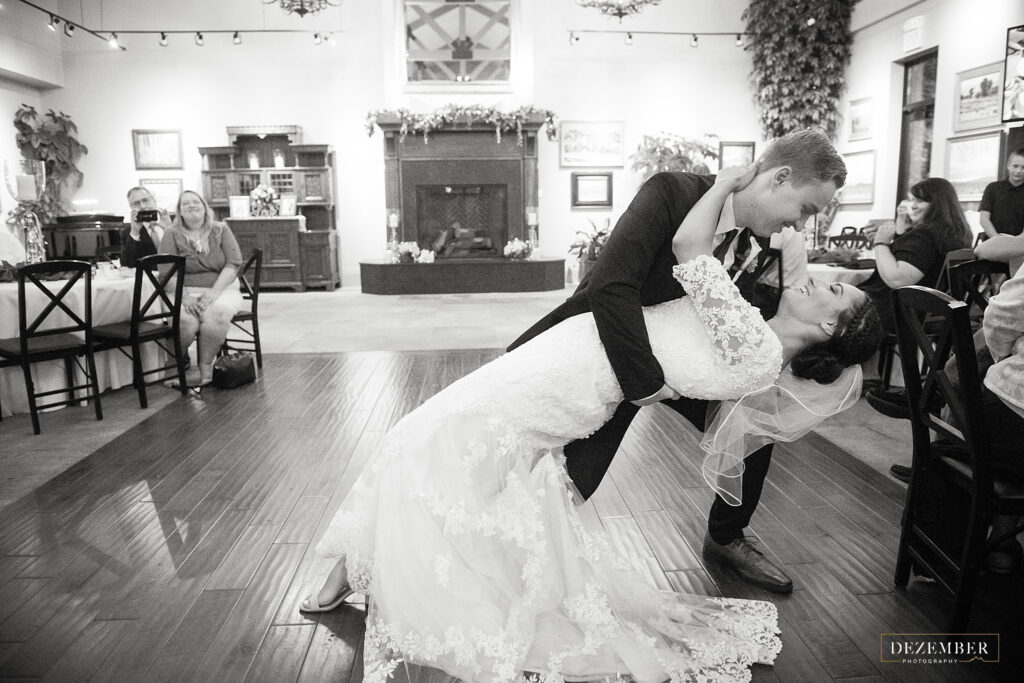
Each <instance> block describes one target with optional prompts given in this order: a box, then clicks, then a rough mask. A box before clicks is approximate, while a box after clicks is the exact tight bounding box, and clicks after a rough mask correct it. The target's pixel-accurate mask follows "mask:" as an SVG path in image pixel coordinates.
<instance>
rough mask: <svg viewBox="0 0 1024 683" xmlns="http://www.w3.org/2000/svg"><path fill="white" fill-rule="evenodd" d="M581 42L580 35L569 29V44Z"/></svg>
mask: <svg viewBox="0 0 1024 683" xmlns="http://www.w3.org/2000/svg"><path fill="white" fill-rule="evenodd" d="M579 42H580V37H579V36H578V35H576V33H575V32H573V31H569V45H576V44H578V43H579Z"/></svg>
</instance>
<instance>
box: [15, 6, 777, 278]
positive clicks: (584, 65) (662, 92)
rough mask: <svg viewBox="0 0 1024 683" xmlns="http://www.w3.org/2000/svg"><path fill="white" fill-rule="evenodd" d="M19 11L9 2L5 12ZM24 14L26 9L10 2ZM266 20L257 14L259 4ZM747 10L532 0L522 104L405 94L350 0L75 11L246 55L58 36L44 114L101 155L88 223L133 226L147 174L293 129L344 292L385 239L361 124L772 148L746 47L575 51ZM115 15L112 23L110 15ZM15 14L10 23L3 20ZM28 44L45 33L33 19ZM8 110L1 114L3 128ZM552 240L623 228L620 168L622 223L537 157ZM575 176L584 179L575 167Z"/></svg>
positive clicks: (548, 158) (373, 158) (644, 39)
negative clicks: (337, 253) (496, 121)
mask: <svg viewBox="0 0 1024 683" xmlns="http://www.w3.org/2000/svg"><path fill="white" fill-rule="evenodd" d="M10 4H12V3H7V5H10ZM13 4H18V3H13ZM254 5H255V7H254ZM745 5H746V3H745V1H744V0H690V1H689V2H687V3H680V2H664V3H662V4H661V5H659V6H656V7H651V8H648V9H646V10H645V11H644V12H643V13H642V14H641V15H639V16H636V17H632V18H627V19H625V20H624V21H623V22H622V24H621V25H620V24H619V23H618V22H617V21H616V20H614V19H609V18H606V17H604V16H602V15H601V14H599V13H598V12H596V11H595V10H592V9H586V8H582V7H579V6H578V5H577V4H576V3H575V1H574V0H522V3H521V8H520V9H521V12H520V15H519V16H520V28H521V33H520V34H519V35H518V37H517V40H518V41H519V42H518V43H516V45H517V46H519V47H521V48H522V52H520V53H519V54H518V57H519V58H520V59H518V60H517V61H516V62H515V64H514V68H515V69H517V73H516V77H515V81H514V87H513V90H512V92H508V93H504V94H484V93H474V92H468V93H452V92H448V93H441V94H437V95H422V94H417V95H409V94H403V93H402V91H401V88H400V87H399V79H398V74H397V71H398V69H400V68H401V67H400V60H401V52H402V50H401V47H400V46H398V45H396V29H395V23H394V17H395V15H396V11H395V5H394V4H393V2H392V1H391V0H345V2H343V3H342V5H341V7H340V8H337V9H332V10H327V11H325V12H323V13H321V14H319V15H316V16H309V17H306V19H305V20H298V19H297V18H294V17H287V16H286V15H284V14H283V13H282V12H281V11H280V10H279V9H278V8H276V7H272V6H262V5H260V4H258V3H254V2H253V0H222V1H221V2H217V3H209V2H201V1H200V0H182V1H181V2H175V3H168V2H163V1H160V0H145V1H141V0H105V2H104V3H102V5H99V4H97V3H95V2H87V3H85V5H84V10H85V14H84V16H82V15H80V14H79V7H80V5H79V2H78V1H77V0H74V1H71V0H62V2H61V3H60V8H61V9H62V11H64V13H65V14H66V15H67V16H68V17H69V18H72V19H74V20H76V21H77V20H81V21H82V22H83V23H85V24H86V25H89V26H90V27H94V28H106V29H121V30H124V29H130V28H138V29H153V30H172V29H182V30H185V29H197V28H200V29H206V30H210V29H213V28H222V29H225V30H236V29H242V30H243V36H242V37H243V43H242V45H239V46H233V45H232V44H231V40H230V38H231V37H230V35H224V34H220V35H211V34H207V35H206V46H205V47H203V48H198V47H196V46H194V45H193V44H192V37H191V36H186V35H171V36H170V40H171V45H170V46H169V47H167V48H160V47H159V46H157V44H156V42H157V37H156V36H133V35H128V34H125V33H122V34H121V35H120V37H121V42H122V43H123V44H125V45H126V46H127V47H128V51H127V52H120V51H115V50H111V49H109V48H107V47H106V46H105V45H104V44H103V43H102V42H101V41H99V40H98V39H96V38H90V37H87V36H82V35H81V33H80V32H79V33H77V34H76V35H75V37H74V38H72V39H67V38H61V39H60V40H61V45H62V48H63V64H62V66H63V80H64V87H63V88H60V89H55V90H47V91H45V92H43V93H42V104H43V106H45V107H56V108H60V109H63V110H64V111H66V112H67V113H68V114H70V115H71V116H72V118H73V119H74V120H75V122H76V123H77V124H78V126H79V130H80V132H81V140H82V141H83V143H84V144H85V145H86V146H88V147H89V154H88V155H87V156H86V157H84V158H83V160H82V162H81V164H80V165H81V167H82V170H83V171H84V173H85V183H84V185H83V187H82V188H81V190H80V191H79V193H78V195H77V197H76V199H78V200H80V201H83V202H84V203H82V204H80V206H81V207H82V208H83V209H85V210H100V209H110V210H114V211H124V210H125V208H126V207H125V206H124V192H125V191H126V190H127V188H129V187H131V186H132V185H135V184H136V182H137V181H138V179H139V178H140V177H153V178H163V177H181V178H183V180H184V185H185V187H192V188H197V187H199V185H200V171H201V160H200V157H199V154H198V152H197V151H196V148H197V147H200V146H209V145H223V144H226V143H227V136H226V132H225V126H228V125H247V124H297V125H299V126H301V127H302V128H303V132H304V140H305V141H306V142H314V143H328V144H331V145H333V146H334V148H335V150H336V155H337V166H338V169H337V170H338V173H337V175H338V188H337V190H338V191H337V197H338V228H339V231H340V234H339V236H340V238H341V266H342V279H343V284H344V285H345V286H353V285H356V284H358V269H359V266H358V264H359V261H360V260H365V259H373V258H379V257H380V256H381V255H382V250H383V245H384V242H385V239H386V235H385V229H384V189H383V185H384V167H383V150H382V146H383V137H382V136H381V135H380V134H379V132H378V133H377V134H375V135H374V136H373V137H369V138H368V137H367V135H366V131H365V128H364V120H365V116H366V113H367V112H368V111H370V110H373V109H381V108H388V109H392V108H396V107H405V108H408V109H410V110H412V111H415V112H429V111H432V110H433V109H434V108H436V107H439V106H441V105H444V104H447V103H450V102H455V103H463V104H465V103H472V102H479V103H481V104H484V105H494V106H499V107H500V108H502V109H506V110H510V109H515V108H518V107H520V106H523V105H533V106H536V107H539V108H544V109H551V110H553V111H554V112H555V113H556V114H557V115H558V117H559V118H560V119H563V120H594V121H624V122H625V124H626V126H625V134H626V155H627V157H628V154H629V153H631V152H632V151H633V150H635V148H636V145H637V144H638V143H639V140H640V138H641V137H642V135H643V134H645V133H657V132H659V131H661V130H666V131H670V132H674V133H679V134H682V135H686V136H689V137H700V136H702V135H703V134H705V133H715V134H718V135H719V136H720V137H721V138H722V139H725V140H755V141H757V142H758V151H759V152H760V149H761V147H762V145H761V140H760V136H759V126H758V123H757V116H756V110H755V108H754V104H753V100H752V97H751V95H750V91H749V85H748V73H749V70H750V65H749V55H748V54H747V53H746V52H744V51H743V50H741V49H739V48H736V47H735V46H734V44H733V43H734V40H735V37H734V36H732V35H729V36H719V37H710V36H708V37H705V38H703V39H702V43H701V46H700V47H699V48H697V49H693V48H690V47H689V45H688V36H641V35H637V36H635V40H634V44H633V45H632V46H627V45H625V44H624V41H623V39H622V36H612V35H598V34H585V35H584V38H583V40H582V41H581V42H580V43H579V44H578V45H576V46H575V47H570V45H569V41H568V31H569V30H570V29H575V30H580V29H612V30H619V29H621V30H636V31H640V30H653V31H664V30H676V31H684V32H685V31H726V32H736V31H740V30H742V21H741V19H740V14H741V12H742V10H743V8H744V7H745ZM100 7H102V10H103V14H102V16H101V15H100V13H99V9H100ZM4 11H6V10H4ZM36 15H37V16H35V17H32V20H31V22H30V26H28V27H23V28H28V29H31V30H30V31H29V32H36V33H41V32H46V33H49V31H47V30H46V29H45V16H44V15H42V14H39V13H36ZM246 28H250V29H251V28H298V29H304V30H309V31H335V32H336V35H337V37H338V44H337V46H336V47H334V48H329V47H324V46H314V45H313V44H312V41H311V40H310V38H309V36H306V35H294V36H289V35H280V34H278V35H274V34H264V35H257V34H245V33H244V29H246ZM9 113H13V111H12V110H11V109H10V108H9V107H8V106H7V105H5V104H4V102H3V100H2V99H0V117H2V118H4V119H9V118H10V116H9V115H8V114H9ZM133 128H174V129H181V130H182V131H183V138H184V145H185V168H184V170H183V171H136V170H135V169H134V163H133V156H132V145H131V130H132V129H133ZM539 155H540V159H539V162H540V191H541V198H540V206H539V213H540V224H541V225H540V234H541V249H542V252H543V253H545V254H547V255H552V256H564V255H565V252H566V249H567V247H568V245H569V243H571V242H572V241H573V239H574V236H575V231H576V230H578V229H582V228H584V227H586V226H587V225H588V224H587V221H586V218H587V217H592V218H594V219H595V220H596V221H602V220H603V219H604V217H606V216H607V217H610V218H612V220H614V219H615V218H616V217H617V216H618V214H619V213H621V211H622V210H623V209H625V207H626V205H627V204H628V202H629V200H630V199H631V198H632V196H633V194H634V193H635V191H636V189H637V186H638V176H637V174H635V173H633V172H632V171H631V170H629V161H628V158H627V159H626V160H625V166H624V167H622V168H615V169H612V170H613V171H614V201H615V205H614V207H613V209H612V211H609V212H598V213H595V212H573V211H571V210H570V207H569V196H570V190H569V184H570V173H571V171H572V170H573V169H561V168H559V165H558V145H557V142H549V141H548V140H547V138H546V137H543V136H542V138H541V141H540V143H539ZM576 170H579V169H576Z"/></svg>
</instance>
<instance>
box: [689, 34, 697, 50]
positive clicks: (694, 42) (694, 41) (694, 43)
mask: <svg viewBox="0 0 1024 683" xmlns="http://www.w3.org/2000/svg"><path fill="white" fill-rule="evenodd" d="M690 47H697V34H696V33H694V34H693V37H692V38H690Z"/></svg>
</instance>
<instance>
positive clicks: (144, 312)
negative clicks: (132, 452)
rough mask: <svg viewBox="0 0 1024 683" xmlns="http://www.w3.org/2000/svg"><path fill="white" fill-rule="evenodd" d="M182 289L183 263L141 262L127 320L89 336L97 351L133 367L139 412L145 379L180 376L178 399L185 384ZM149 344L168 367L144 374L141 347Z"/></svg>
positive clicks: (173, 259)
mask: <svg viewBox="0 0 1024 683" xmlns="http://www.w3.org/2000/svg"><path fill="white" fill-rule="evenodd" d="M184 283H185V257H184V256H174V255H172V254H154V255H151V256H145V257H143V258H140V259H139V261H138V263H137V264H136V266H135V289H134V290H133V292H132V314H131V318H130V319H129V320H123V321H121V322H116V323H110V324H108V325H97V326H96V328H95V329H94V330H93V337H94V338H95V340H96V348H97V349H103V350H106V349H117V350H118V351H120V352H121V353H123V354H124V355H125V356H127V357H128V358H129V359H130V360H131V361H132V384H133V385H134V386H135V389H136V391H138V392H139V406H140V407H142V408H146V407H148V405H149V402H148V400H147V398H146V377H147V376H148V375H153V374H157V373H160V375H161V376H160V377H159V378H158V379H163V378H164V377H165V376H166V375H167V373H168V372H169V371H174V372H175V373H176V374H177V375H178V386H179V387H180V388H181V393H182V394H183V395H184V394H187V393H188V385H187V384H186V383H185V354H184V352H183V350H182V348H181V334H180V327H181V294H182V291H183V290H184ZM149 342H153V343H154V344H156V345H157V346H158V347H159V348H160V349H162V350H163V351H164V353H166V354H167V356H168V359H169V361H168V362H167V363H165V364H163V365H161V366H159V367H156V368H151V369H149V370H145V369H144V367H143V358H142V345H143V344H146V343H149Z"/></svg>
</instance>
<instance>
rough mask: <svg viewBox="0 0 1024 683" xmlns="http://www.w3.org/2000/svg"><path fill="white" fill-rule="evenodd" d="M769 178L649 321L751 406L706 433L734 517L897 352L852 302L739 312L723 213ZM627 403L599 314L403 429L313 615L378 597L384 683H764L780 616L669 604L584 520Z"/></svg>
mask: <svg viewBox="0 0 1024 683" xmlns="http://www.w3.org/2000/svg"><path fill="white" fill-rule="evenodd" d="M756 170H757V169H756V167H755V168H754V169H752V170H751V171H750V172H748V173H747V174H744V175H738V176H733V175H730V174H727V173H726V172H725V171H723V172H722V173H720V174H719V176H718V179H717V181H716V184H715V185H714V186H713V187H712V188H711V189H709V190H708V191H707V192H706V193H705V194H704V196H703V197H702V198H701V199H700V201H698V203H697V204H696V205H695V206H694V207H693V208H692V209H691V210H690V212H689V213H688V214H687V216H686V218H685V220H684V221H683V223H682V226H681V227H680V228H679V231H678V232H677V233H676V238H675V239H674V240H673V243H672V249H673V252H674V254H675V256H676V260H677V262H678V263H679V264H680V265H677V266H675V267H674V268H673V270H672V272H673V274H674V276H675V277H676V278H677V279H678V280H679V281H680V283H681V284H683V285H684V287H685V290H686V291H687V292H688V293H689V295H688V296H685V297H682V298H679V299H674V300H671V301H668V302H665V303H662V304H658V305H656V306H650V307H647V308H645V309H644V316H645V325H646V327H647V330H648V332H649V334H650V340H651V346H652V348H653V350H654V353H655V355H656V356H657V358H658V361H659V362H660V363H661V365H662V367H663V368H664V370H665V383H666V384H667V385H669V386H670V387H671V388H672V389H673V390H674V391H675V392H676V393H678V394H680V395H684V396H691V397H697V398H708V399H715V400H719V399H736V402H735V403H734V404H729V407H728V408H727V409H726V408H723V409H720V411H719V416H720V417H721V419H720V420H719V418H716V420H715V425H718V427H716V426H715V425H712V428H711V429H709V431H708V436H707V437H706V438H705V448H706V450H708V453H709V455H708V457H707V458H706V459H705V461H704V476H705V478H706V480H707V481H708V483H709V484H710V485H712V486H713V487H715V488H716V490H720V491H722V492H723V493H726V494H729V495H731V496H732V498H731V500H735V501H737V502H736V503H735V504H738V501H739V499H738V498H736V497H735V496H736V495H742V493H741V492H742V487H741V486H740V484H741V481H740V480H741V477H742V462H743V457H744V453H745V452H749V449H750V448H755V449H756V448H760V447H761V445H763V443H764V441H763V440H760V441H758V439H780V438H795V437H796V435H798V434H799V433H800V432H801V430H804V429H810V428H811V426H813V424H816V423H817V422H818V421H820V419H822V417H823V416H824V415H826V414H831V413H835V412H838V411H839V410H842V409H844V408H845V407H848V406H849V405H850V404H852V403H853V402H855V401H856V398H857V395H858V390H859V388H860V368H859V367H847V366H856V364H858V363H861V362H863V361H865V360H866V359H867V358H869V357H870V356H871V354H872V352H873V351H874V346H875V344H876V343H877V341H878V338H879V331H878V320H877V314H875V312H874V309H873V307H872V306H871V303H870V301H868V299H867V297H866V296H865V295H864V294H863V293H861V292H860V291H858V290H857V289H856V288H854V287H848V286H845V285H841V284H833V285H831V286H827V285H825V284H822V283H817V282H815V281H813V280H810V281H809V282H808V284H807V285H806V286H804V287H800V288H799V289H797V288H790V289H787V290H785V291H784V292H783V294H782V301H781V303H780V306H779V311H778V313H777V315H776V316H775V317H773V318H772V319H771V320H770V321H768V322H767V323H766V322H765V321H764V319H763V318H762V317H761V315H760V313H759V312H758V311H757V309H755V308H754V307H753V306H751V305H750V304H749V303H748V302H746V301H744V300H743V299H742V298H741V297H740V294H739V290H738V289H737V288H736V285H735V284H734V283H733V282H732V280H731V279H730V277H729V275H728V273H727V272H726V270H725V269H724V268H723V266H722V264H721V263H720V262H719V261H717V260H716V259H715V258H713V256H712V241H713V238H714V232H715V228H716V226H717V223H718V219H719V216H720V214H721V211H722V207H723V206H724V204H725V202H726V200H727V198H728V197H729V196H730V195H731V193H732V192H734V191H735V190H736V189H739V188H742V187H745V186H746V184H747V183H749V182H750V179H751V178H753V177H754V175H755V174H756ZM790 366H791V367H790ZM797 378H801V379H797ZM787 386H788V387H790V389H787ZM791 389H792V391H791ZM787 396H788V397H794V398H796V399H797V400H788V399H787ZM760 397H767V398H768V400H757V401H754V403H755V404H756V405H753V406H752V405H751V404H750V401H749V399H751V398H760ZM801 397H802V398H803V399H808V400H807V401H806V402H804V403H801ZM622 401H623V392H622V389H621V388H620V386H619V383H618V382H617V381H616V378H615V374H614V373H613V372H612V368H611V364H610V362H609V360H608V356H607V355H606V354H605V352H604V350H603V347H602V345H601V341H600V337H599V336H598V333H597V327H596V324H595V322H594V317H593V315H592V314H589V313H587V314H580V315H576V316H573V317H570V318H568V319H566V320H563V321H562V322H560V323H559V324H558V325H556V326H554V327H552V328H551V329H549V330H547V331H545V332H543V333H542V334H540V335H538V336H537V337H535V338H533V339H531V340H530V341H528V342H526V343H525V344H523V345H521V346H518V347H517V348H515V349H514V350H513V351H510V352H509V353H507V354H505V355H504V356H501V357H500V358H498V359H496V360H494V361H492V362H491V363H489V364H487V365H485V366H483V367H481V368H480V369H478V370H476V371H475V372H473V373H471V374H469V375H467V376H466V377H463V378H462V379H460V380H459V381H457V382H455V383H454V384H451V385H449V386H448V387H447V388H446V389H444V390H443V391H441V392H440V393H439V394H437V395H435V396H434V397H433V398H431V399H429V400H428V401H427V402H425V403H424V404H423V405H421V406H420V407H419V408H417V409H416V410H414V411H412V412H411V413H409V414H408V415H406V416H405V417H403V418H402V419H401V420H400V421H399V422H398V423H397V424H396V425H395V426H394V427H393V428H392V429H391V430H390V431H389V432H388V434H387V435H386V436H385V437H384V439H383V443H382V444H381V446H380V448H379V450H378V451H377V452H376V453H375V454H374V455H373V456H372V457H371V458H370V462H369V463H368V464H367V466H366V468H365V469H364V470H363V471H362V473H361V474H360V475H359V477H358V479H357V480H356V481H355V482H354V484H353V486H352V489H351V491H350V492H349V494H348V496H347V497H346V499H345V500H344V501H343V502H342V504H341V508H340V510H339V511H338V512H337V514H336V516H335V517H334V519H333V521H332V522H331V524H330V525H329V527H328V528H327V530H326V532H325V534H324V536H323V537H322V538H321V540H320V543H319V545H318V546H317V549H318V552H320V553H321V554H322V555H324V556H326V557H334V558H338V562H337V563H336V564H335V566H334V568H333V570H332V571H331V573H330V574H329V575H328V577H327V578H326V580H325V582H324V584H323V586H322V587H321V588H320V590H319V592H318V593H317V594H315V595H310V596H309V597H308V598H306V600H305V601H304V602H303V603H302V606H301V610H302V611H304V612H325V611H329V610H332V609H335V608H337V607H338V606H339V605H341V603H342V601H343V600H344V599H345V597H346V596H347V595H349V594H350V593H351V592H352V591H353V590H357V591H360V592H364V593H365V592H369V593H371V594H372V597H373V600H372V602H371V603H370V607H369V609H368V612H367V619H366V638H365V642H366V646H365V647H364V649H363V657H364V670H365V671H366V674H367V675H366V680H367V681H371V680H372V681H382V682H383V681H385V680H386V678H387V677H388V675H389V673H390V672H392V671H393V670H394V669H395V667H396V666H398V665H399V663H400V662H401V663H402V664H401V666H403V667H405V666H409V665H423V666H429V667H433V668H436V669H442V670H444V671H445V672H447V673H448V674H449V675H451V676H454V677H456V678H459V679H461V680H464V681H467V682H483V681H487V682H488V683H494V682H495V681H512V680H513V679H515V678H517V677H520V676H527V677H531V678H532V677H537V676H539V677H540V678H541V679H543V680H552V681H555V680H557V681H562V680H569V681H583V680H612V679H613V678H614V679H615V680H622V679H623V678H625V679H628V680H638V681H662V680H666V679H669V678H671V679H672V680H673V681H676V680H679V681H682V680H687V681H689V680H701V681H704V680H717V681H740V680H750V679H749V676H750V673H749V671H748V670H747V669H748V667H750V666H751V665H752V664H753V663H754V662H755V661H761V662H771V661H772V660H773V659H774V656H775V654H776V653H777V652H778V651H779V648H780V647H781V644H780V641H779V639H778V637H777V635H776V630H777V614H776V610H775V606H774V605H772V604H771V603H766V602H760V601H756V600H751V601H747V600H729V599H719V598H709V597H704V596H699V595H688V594H685V593H674V592H659V591H657V590H656V589H655V588H654V587H653V586H652V585H650V584H648V583H647V582H646V581H645V580H644V579H643V578H642V577H641V574H640V573H639V572H638V571H637V569H636V566H637V563H638V562H639V558H637V557H630V556H627V555H624V554H622V553H621V552H620V551H619V550H618V549H617V546H616V544H615V543H614V542H613V540H612V539H611V538H610V537H609V536H608V535H607V533H606V532H605V531H604V530H603V529H602V527H601V523H600V521H599V520H598V519H597V517H596V516H593V517H591V516H589V515H583V514H581V513H580V506H578V505H577V504H576V503H577V501H578V500H579V498H578V496H579V492H578V491H577V490H576V488H575V487H574V486H573V484H572V481H571V480H570V479H569V476H568V474H567V473H566V470H565V457H564V454H563V451H562V449H563V447H564V445H565V444H566V443H568V442H569V441H572V440H574V439H578V438H581V437H583V436H586V435H587V434H590V433H593V432H594V430H596V429H597V428H598V427H600V426H601V425H602V424H603V423H604V422H606V421H607V420H608V419H609V418H610V417H611V416H612V415H613V414H614V412H615V410H616V407H617V406H618V405H619V404H620V403H621V402H622ZM798 404H799V405H798ZM801 406H802V407H803V408H804V409H803V410H800V409H799V408H800V407H801ZM811 406H813V408H811ZM784 408H785V409H784ZM741 415H743V416H744V417H743V418H742V419H740V418H739V416H741ZM747 437H754V440H755V441H757V443H747ZM734 446H737V447H738V450H734V448H733V447H734ZM520 680H521V678H520Z"/></svg>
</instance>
